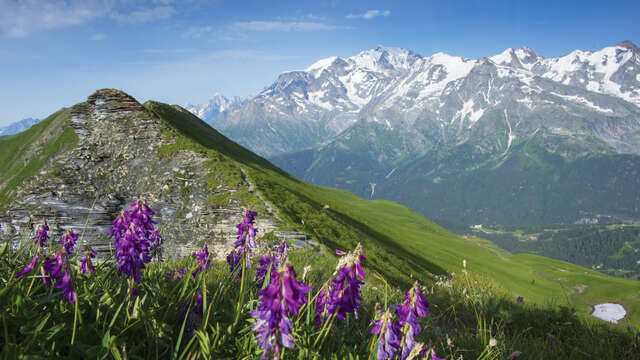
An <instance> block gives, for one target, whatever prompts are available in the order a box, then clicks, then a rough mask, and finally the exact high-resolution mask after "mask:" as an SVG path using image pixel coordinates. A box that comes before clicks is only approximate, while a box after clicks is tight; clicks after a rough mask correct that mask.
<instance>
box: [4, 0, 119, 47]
mask: <svg viewBox="0 0 640 360" xmlns="http://www.w3.org/2000/svg"><path fill="white" fill-rule="evenodd" d="M113 5H114V1H112V0H69V1H60V0H56V1H39V0H23V1H12V0H0V32H2V33H4V34H5V35H6V36H8V37H14V38H18V37H25V36H27V35H29V34H30V33H32V32H34V31H38V30H51V29H56V28H60V27H65V26H72V25H79V24H84V23H86V22H88V21H90V20H92V19H94V18H98V17H101V16H104V15H106V14H107V13H108V12H109V11H110V10H111V8H112V7H113Z"/></svg>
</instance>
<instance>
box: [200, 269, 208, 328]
mask: <svg viewBox="0 0 640 360" xmlns="http://www.w3.org/2000/svg"><path fill="white" fill-rule="evenodd" d="M200 275H201V276H202V311H203V312H204V311H205V310H206V309H207V280H206V279H205V276H204V271H203V272H202V273H201V274H200ZM203 315H204V314H203ZM208 322H209V312H208V311H207V317H206V318H205V319H204V323H203V326H202V330H205V329H206V328H207V323H208Z"/></svg>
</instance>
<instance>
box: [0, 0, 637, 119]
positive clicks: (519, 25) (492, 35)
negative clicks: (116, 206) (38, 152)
mask: <svg viewBox="0 0 640 360" xmlns="http://www.w3.org/2000/svg"><path fill="white" fill-rule="evenodd" d="M639 13H640V2H639V1H629V2H616V1H609V2H604V1H594V2H589V1H516V0H511V1H489V0H486V1H453V0H451V1H450V0H441V1H428V0H425V1H347V0H331V1H305V0H298V1H265V0H262V1H241V0H234V1H225V0H217V1H204V0H203V1H198V0H182V1H180V0H175V1H172V0H127V1H125V0H66V1H62V0H51V1H38V0H20V1H18V0H0V84H1V85H0V126H2V125H6V124H8V123H11V122H14V121H17V120H20V119H22V118H26V117H40V118H42V117H44V116H46V115H48V114H50V113H52V112H54V111H56V110H57V109H59V108H61V107H64V106H71V105H73V104H75V103H77V102H81V101H84V100H85V99H86V97H87V96H88V95H90V94H91V93H92V92H93V91H95V90H96V89H99V88H105V87H108V88H119V89H123V90H124V91H126V92H127V93H129V94H131V95H133V96H134V97H136V98H137V99H138V100H139V101H141V102H143V101H146V100H149V99H154V100H159V101H164V102H168V103H176V104H180V105H182V104H184V103H186V102H192V103H201V102H205V101H206V100H208V99H209V98H210V97H212V95H213V94H214V93H216V92H219V93H221V94H223V95H226V96H236V95H237V96H247V95H255V94H257V93H258V92H259V91H260V90H261V89H262V88H264V87H265V86H268V85H269V84H271V83H272V82H273V81H274V80H275V79H276V78H277V76H278V74H280V73H281V72H284V71H289V70H298V69H304V68H306V67H307V66H309V65H310V64H312V63H313V62H315V61H316V60H318V59H321V58H325V57H329V56H333V55H338V56H343V57H348V56H352V55H355V54H356V53H358V52H360V51H362V50H365V49H369V48H373V47H375V46H377V45H384V46H397V47H404V48H407V49H410V50H413V51H415V52H417V53H419V54H421V55H425V56H428V55H431V54H433V53H435V52H438V51H444V52H446V53H449V54H452V55H459V56H462V57H466V58H478V57H484V56H490V55H494V54H497V53H500V52H501V51H503V50H504V49H505V48H507V47H514V48H516V47H521V46H529V47H531V48H532V49H533V50H535V51H536V52H537V53H538V54H540V55H542V56H546V57H552V56H559V55H563V54H566V53H568V52H570V51H571V50H573V49H576V48H580V49H586V50H590V49H601V48H603V47H605V46H611V45H615V44H616V43H618V42H619V41H622V40H626V39H629V40H632V41H633V42H635V43H636V44H638V43H639V42H640V25H638V18H637V16H638V14H639Z"/></svg>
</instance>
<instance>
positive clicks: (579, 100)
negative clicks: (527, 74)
mask: <svg viewBox="0 0 640 360" xmlns="http://www.w3.org/2000/svg"><path fill="white" fill-rule="evenodd" d="M551 94H553V95H555V96H558V97H561V98H563V99H565V100H569V101H571V102H574V103H578V104H580V105H584V106H586V107H588V108H591V109H593V110H596V111H600V112H602V113H607V114H612V113H613V110H611V109H605V108H601V107H600V106H598V105H596V104H594V103H592V102H591V101H589V100H587V99H585V98H583V97H580V96H572V95H561V94H557V93H554V92H552V93H551Z"/></svg>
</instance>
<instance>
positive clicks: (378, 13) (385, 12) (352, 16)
mask: <svg viewBox="0 0 640 360" xmlns="http://www.w3.org/2000/svg"><path fill="white" fill-rule="evenodd" d="M389 15H391V11H389V10H367V11H366V12H364V13H362V14H349V15H347V19H367V20H371V19H373V18H376V17H378V16H384V17H387V16H389Z"/></svg>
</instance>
